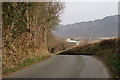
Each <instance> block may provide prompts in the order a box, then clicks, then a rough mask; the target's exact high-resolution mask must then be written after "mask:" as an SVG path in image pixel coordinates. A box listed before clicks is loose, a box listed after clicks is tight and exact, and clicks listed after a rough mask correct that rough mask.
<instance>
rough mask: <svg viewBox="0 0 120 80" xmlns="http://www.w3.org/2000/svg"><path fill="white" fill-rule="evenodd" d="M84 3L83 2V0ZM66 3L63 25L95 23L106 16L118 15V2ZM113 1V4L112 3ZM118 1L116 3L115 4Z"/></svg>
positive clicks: (62, 18)
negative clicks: (83, 22)
mask: <svg viewBox="0 0 120 80" xmlns="http://www.w3.org/2000/svg"><path fill="white" fill-rule="evenodd" d="M82 1H83V0H82ZM82 1H81V2H72V1H71V0H69V2H65V9H64V12H63V14H62V17H61V24H64V25H65V24H72V23H76V22H82V21H93V20H95V19H101V18H103V17H105V16H111V15H117V14H118V2H117V1H118V0H110V1H111V2H107V0H105V1H106V2H99V0H98V2H96V1H95V0H94V1H93V2H87V0H85V1H86V2H82ZM112 1H113V2H112ZM115 1H116V2H115Z"/></svg>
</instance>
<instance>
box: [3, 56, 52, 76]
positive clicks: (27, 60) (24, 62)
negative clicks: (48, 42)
mask: <svg viewBox="0 0 120 80" xmlns="http://www.w3.org/2000/svg"><path fill="white" fill-rule="evenodd" d="M32 56H33V57H32V58H30V57H28V58H25V59H24V60H22V61H20V62H19V63H18V64H17V65H15V66H14V68H6V69H4V70H3V71H2V73H3V76H6V75H8V74H9V73H12V72H16V71H18V70H20V69H23V68H25V67H27V66H30V65H32V64H34V63H37V62H40V61H43V60H45V59H47V58H48V57H49V56H50V55H43V56H35V55H32Z"/></svg>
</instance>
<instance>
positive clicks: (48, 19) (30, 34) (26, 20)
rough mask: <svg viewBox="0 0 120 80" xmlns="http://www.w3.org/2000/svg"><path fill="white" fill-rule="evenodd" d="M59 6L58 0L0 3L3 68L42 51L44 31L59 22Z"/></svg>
mask: <svg viewBox="0 0 120 80" xmlns="http://www.w3.org/2000/svg"><path fill="white" fill-rule="evenodd" d="M63 8H64V3H61V2H38V3H37V2H3V3H2V47H3V55H2V56H3V70H4V69H6V68H14V67H15V65H17V64H18V63H19V62H20V61H22V60H23V59H24V58H26V56H29V57H31V55H36V56H40V55H41V56H42V55H43V53H42V50H46V39H47V33H48V32H49V31H50V29H51V28H54V27H55V26H56V25H57V24H58V23H59V22H60V20H59V16H60V15H61V13H62V11H63ZM38 52H39V53H41V54H38ZM7 61H9V62H10V63H9V64H8V63H7Z"/></svg>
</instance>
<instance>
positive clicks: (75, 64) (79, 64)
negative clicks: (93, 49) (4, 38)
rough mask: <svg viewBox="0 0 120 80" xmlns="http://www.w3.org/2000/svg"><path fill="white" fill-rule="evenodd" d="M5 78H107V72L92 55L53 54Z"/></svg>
mask: <svg viewBox="0 0 120 80" xmlns="http://www.w3.org/2000/svg"><path fill="white" fill-rule="evenodd" d="M7 78H109V74H108V72H107V70H106V68H105V66H104V65H103V64H102V63H101V62H100V61H98V60H97V59H96V58H95V57H93V56H85V55H54V56H52V57H51V58H49V59H47V60H44V61H43V62H41V63H38V64H34V65H32V66H30V67H28V68H25V69H22V70H20V71H18V72H15V73H13V74H10V75H8V76H7Z"/></svg>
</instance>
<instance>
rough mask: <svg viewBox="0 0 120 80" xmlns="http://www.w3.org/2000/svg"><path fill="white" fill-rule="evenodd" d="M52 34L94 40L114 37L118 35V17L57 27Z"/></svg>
mask: <svg viewBox="0 0 120 80" xmlns="http://www.w3.org/2000/svg"><path fill="white" fill-rule="evenodd" d="M53 34H54V35H56V36H59V37H62V38H67V37H71V38H72V37H83V38H89V37H92V38H94V39H96V38H99V37H115V36H117V35H118V16H117V15H115V16H107V17H104V18H103V19H97V20H95V21H88V22H79V23H74V24H68V25H59V26H58V27H57V28H56V29H55V30H54V31H53Z"/></svg>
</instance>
